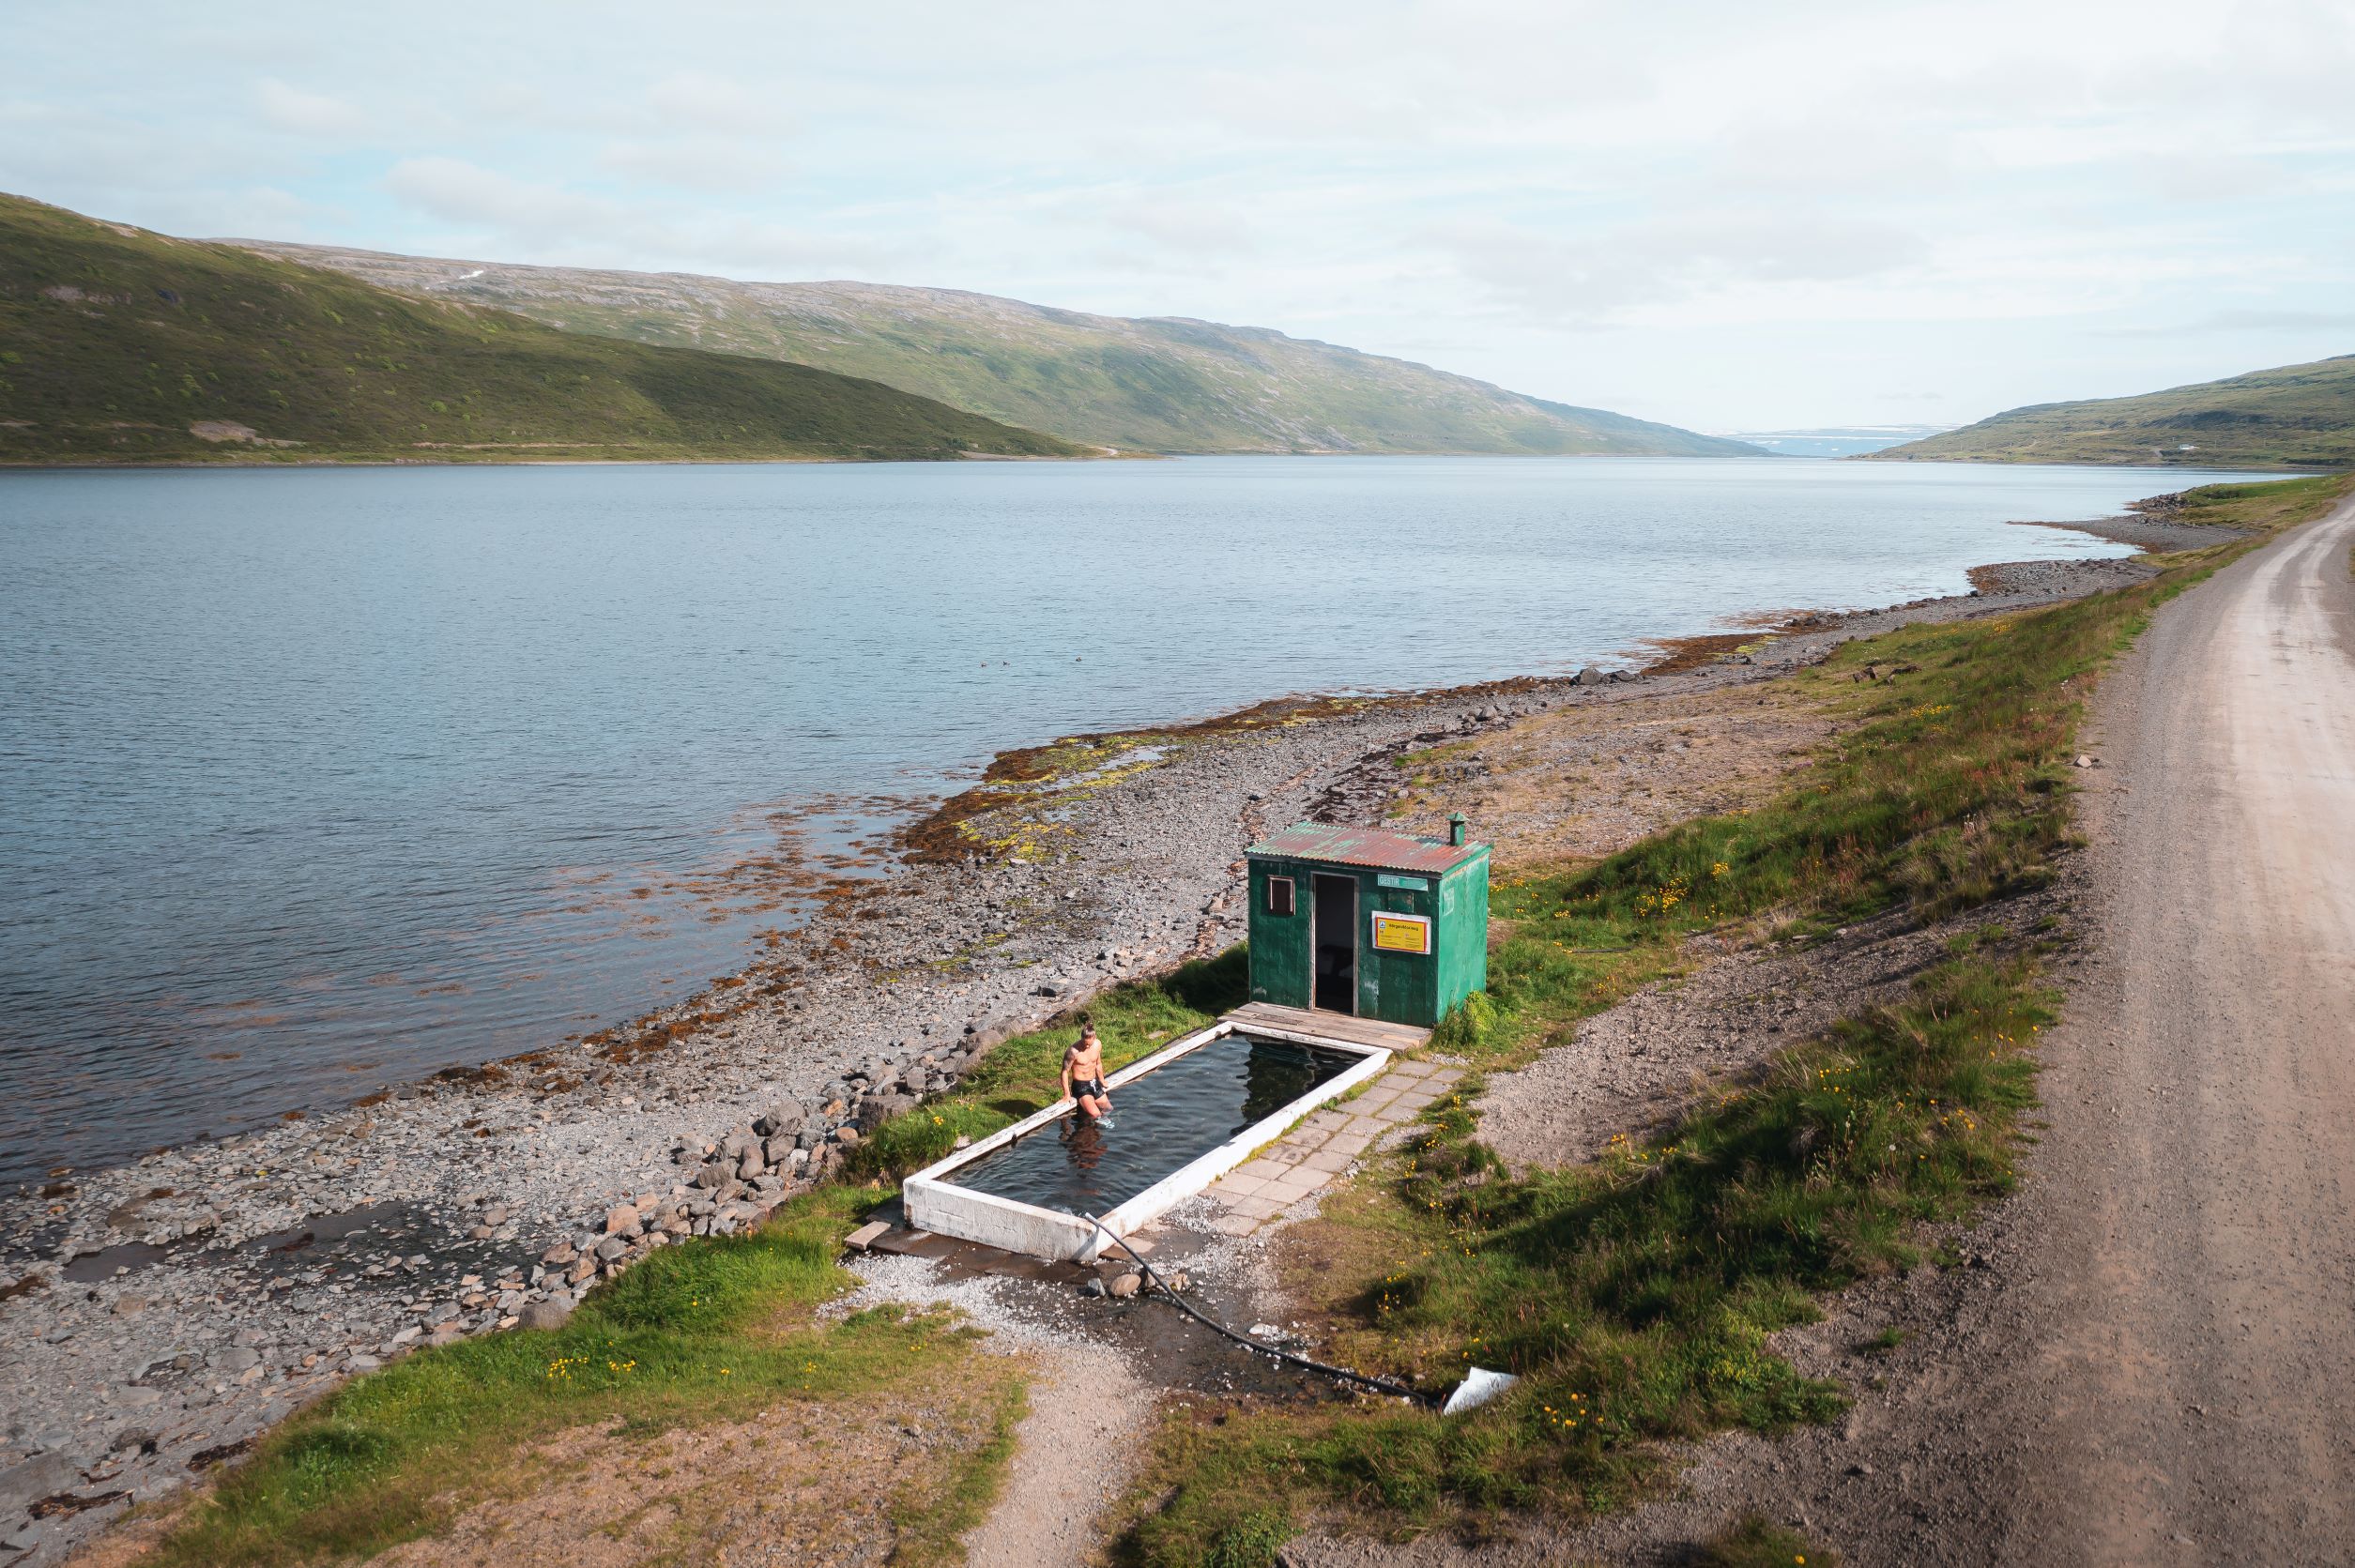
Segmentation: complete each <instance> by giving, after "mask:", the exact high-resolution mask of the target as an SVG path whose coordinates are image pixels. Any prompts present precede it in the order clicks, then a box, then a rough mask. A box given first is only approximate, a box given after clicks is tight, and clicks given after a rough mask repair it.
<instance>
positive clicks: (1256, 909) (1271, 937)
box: [1250, 860, 1316, 1007]
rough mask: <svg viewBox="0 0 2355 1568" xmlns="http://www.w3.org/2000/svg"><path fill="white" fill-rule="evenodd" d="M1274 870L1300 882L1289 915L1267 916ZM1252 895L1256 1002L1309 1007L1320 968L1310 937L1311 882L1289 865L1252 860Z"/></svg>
mask: <svg viewBox="0 0 2355 1568" xmlns="http://www.w3.org/2000/svg"><path fill="white" fill-rule="evenodd" d="M1271 871H1272V872H1273V873H1274V875H1278V876H1284V875H1290V876H1292V877H1293V878H1295V879H1296V881H1297V887H1296V890H1295V891H1296V892H1297V894H1298V896H1297V897H1296V898H1295V899H1294V901H1293V903H1292V913H1291V914H1290V915H1271V914H1269V913H1268V912H1267V878H1268V875H1269V874H1270V873H1271ZM1250 894H1251V921H1250V940H1251V999H1252V1000H1253V1001H1255V1002H1274V1003H1275V1004H1276V1005H1277V1006H1278V1007H1307V1005H1308V1002H1309V996H1308V985H1309V982H1310V980H1311V979H1312V978H1313V976H1314V975H1315V973H1316V969H1315V957H1314V953H1313V947H1314V944H1313V942H1312V940H1311V938H1310V936H1309V933H1310V931H1311V929H1312V928H1311V926H1310V925H1309V923H1308V884H1307V881H1306V880H1305V879H1302V868H1300V867H1297V866H1294V865H1292V863H1291V862H1290V861H1283V862H1280V863H1271V862H1269V861H1266V860H1253V861H1252V862H1251V887H1250Z"/></svg>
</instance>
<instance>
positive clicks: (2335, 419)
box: [1872, 355, 2355, 468]
mask: <svg viewBox="0 0 2355 1568" xmlns="http://www.w3.org/2000/svg"><path fill="white" fill-rule="evenodd" d="M1872 455H1873V458H1875V459H1877V460H1880V461H1904V460H1905V459H1910V458H1943V459H1946V460H1949V461H1953V462H1964V463H2152V464H2170V463H2172V464H2187V465H2190V466H2193V467H2201V468H2218V467H2226V468H2335V467H2344V466H2346V465H2347V464H2355V355H2344V356H2341V357H2340V358H2335V359H2317V360H2316V361H2315V362H2314V363H2313V364H2311V365H2285V366H2283V367H2282V368H2280V369H2279V370H2270V371H2253V372H2251V373H2249V374H2247V375H2236V376H2233V377H2231V378H2230V379H2229V380H2225V381H2203V382H2200V383H2199V384H2198V385H2196V386H2192V387H2172V388H2168V389H2167V390H2165V391H2164V392H2147V393H2145V394H2144V395H2142V396H2141V397H2133V398H2104V399H2101V400H2098V401H2095V402H2090V403H2038V404H2036V405H2035V406H2033V407H2030V408H2014V409H2012V410H2011V412H2009V413H2005V414H1998V415H1996V417H1995V418H1994V419H1981V420H1980V421H1979V423H1977V424H1975V425H1965V427H1964V428H1963V429H1961V430H1950V431H1948V432H1947V433H1946V434H1943V435H1933V436H1931V437H1930V438H1929V439H1927V440H1924V441H1911V442H1908V443H1906V444H1905V445H1904V446H1902V447H1891V448H1889V449H1888V450H1886V451H1879V452H1874V453H1873V454H1872Z"/></svg>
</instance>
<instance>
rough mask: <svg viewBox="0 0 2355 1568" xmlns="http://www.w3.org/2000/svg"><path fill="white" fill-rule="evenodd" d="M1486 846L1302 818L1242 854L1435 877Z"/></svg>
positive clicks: (1468, 858)
mask: <svg viewBox="0 0 2355 1568" xmlns="http://www.w3.org/2000/svg"><path fill="white" fill-rule="evenodd" d="M1487 847H1488V845H1485V844H1466V845H1452V844H1449V843H1447V842H1446V841H1445V840H1443V839H1414V838H1409V837H1407V836H1406V835H1405V834H1404V833H1385V832H1384V831H1383V830H1381V829H1379V828H1336V827H1333V826H1331V825H1329V824H1327V823H1323V822H1302V823H1299V824H1297V825H1295V826H1293V827H1290V828H1287V829H1285V830H1283V831H1282V832H1280V833H1277V835H1276V836H1275V837H1273V838H1271V839H1269V840H1268V841H1267V842H1266V843H1264V844H1255V845H1252V846H1251V847H1250V848H1249V849H1248V850H1246V852H1245V853H1246V854H1251V855H1274V856H1280V857H1282V858H1283V859H1286V860H1331V861H1334V862H1335V863H1337V864H1339V865H1345V866H1376V867H1379V868H1380V869H1382V870H1384V871H1419V872H1422V873H1424V874H1426V875H1432V876H1436V875H1440V874H1441V873H1442V872H1445V871H1447V870H1449V869H1451V868H1452V867H1455V866H1457V865H1460V864H1461V863H1462V862H1464V861H1465V860H1470V859H1471V858H1472V857H1473V856H1475V855H1476V854H1478V853H1479V852H1480V851H1481V850H1483V849H1486V848H1487Z"/></svg>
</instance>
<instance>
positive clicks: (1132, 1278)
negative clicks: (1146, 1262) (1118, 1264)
mask: <svg viewBox="0 0 2355 1568" xmlns="http://www.w3.org/2000/svg"><path fill="white" fill-rule="evenodd" d="M1142 1284H1144V1276H1143V1275H1141V1274H1121V1275H1119V1276H1117V1277H1115V1278H1114V1279H1113V1281H1112V1283H1111V1285H1110V1286H1109V1289H1110V1290H1111V1292H1112V1294H1113V1295H1115V1296H1118V1297H1119V1298H1121V1299H1122V1300H1123V1301H1125V1300H1127V1299H1128V1298H1129V1297H1131V1296H1134V1295H1135V1294H1137V1287H1138V1286H1141V1285H1142Z"/></svg>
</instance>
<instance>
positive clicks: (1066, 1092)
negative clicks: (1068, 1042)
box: [1063, 1046, 1079, 1100]
mask: <svg viewBox="0 0 2355 1568" xmlns="http://www.w3.org/2000/svg"><path fill="white" fill-rule="evenodd" d="M1078 1054H1079V1053H1078V1051H1077V1050H1076V1049H1074V1048H1072V1047H1070V1046H1065V1047H1064V1048H1063V1098H1064V1099H1066V1100H1069V1099H1071V1098H1072V1093H1071V1058H1073V1057H1075V1056H1078Z"/></svg>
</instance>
